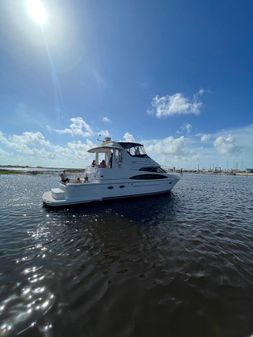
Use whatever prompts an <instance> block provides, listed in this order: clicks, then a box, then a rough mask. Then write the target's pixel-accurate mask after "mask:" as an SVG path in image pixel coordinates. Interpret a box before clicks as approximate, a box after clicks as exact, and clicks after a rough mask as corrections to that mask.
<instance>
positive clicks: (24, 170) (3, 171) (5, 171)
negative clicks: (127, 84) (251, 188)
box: [0, 166, 253, 177]
mask: <svg viewBox="0 0 253 337" xmlns="http://www.w3.org/2000/svg"><path fill="white" fill-rule="evenodd" d="M7 167H8V168H7ZM17 168H18V169H17ZM61 170H63V168H45V167H40V168H35V167H27V166H4V167H3V166H2V168H1V166H0V175H10V174H30V175H36V174H57V173H59V172H60V171H61ZM64 170H65V171H66V172H67V173H80V172H84V169H64ZM168 173H178V174H179V173H180V174H183V175H184V174H200V175H216V176H243V177H245V176H253V173H251V172H242V171H241V172H232V173H231V172H209V171H208V172H201V171H199V172H198V171H190V170H189V171H188V170H186V171H182V172H181V171H173V172H171V171H168Z"/></svg>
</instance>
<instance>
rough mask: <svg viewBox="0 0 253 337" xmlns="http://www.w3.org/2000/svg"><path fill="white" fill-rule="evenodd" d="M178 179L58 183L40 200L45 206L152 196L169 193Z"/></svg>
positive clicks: (175, 177) (174, 177)
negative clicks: (58, 185) (57, 186)
mask: <svg viewBox="0 0 253 337" xmlns="http://www.w3.org/2000/svg"><path fill="white" fill-rule="evenodd" d="M164 180H166V181H164ZM178 180H179V178H178V177H177V176H173V177H172V178H168V179H163V181H143V180H142V181H141V182H137V181H136V182H132V181H131V182H129V181H128V182H127V181H125V182H124V181H121V182H120V183H115V182H113V183H110V182H107V183H94V182H93V183H83V184H67V185H64V184H60V188H58V189H51V191H48V192H45V193H44V194H43V196H42V200H43V203H44V205H46V206H51V207H57V206H68V205H75V204H85V203H91V202H96V201H104V200H113V199H114V200H115V199H123V198H133V197H143V196H153V195H158V194H165V193H169V192H170V191H171V190H172V188H173V187H174V185H175V184H176V183H177V182H178ZM57 194H58V196H57Z"/></svg>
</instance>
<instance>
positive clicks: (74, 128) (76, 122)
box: [54, 117, 93, 137]
mask: <svg viewBox="0 0 253 337" xmlns="http://www.w3.org/2000/svg"><path fill="white" fill-rule="evenodd" d="M70 122H71V123H70V126H69V128H66V129H63V130H57V129H54V131H56V132H58V133H66V134H70V135H71V136H82V137H92V136H93V131H92V129H91V127H90V126H89V124H88V123H86V122H85V120H84V119H83V118H82V117H73V118H70Z"/></svg>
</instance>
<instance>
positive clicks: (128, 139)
mask: <svg viewBox="0 0 253 337" xmlns="http://www.w3.org/2000/svg"><path fill="white" fill-rule="evenodd" d="M123 139H124V141H125V142H135V138H134V136H133V135H132V134H131V133H129V132H126V133H125V134H124V136H123Z"/></svg>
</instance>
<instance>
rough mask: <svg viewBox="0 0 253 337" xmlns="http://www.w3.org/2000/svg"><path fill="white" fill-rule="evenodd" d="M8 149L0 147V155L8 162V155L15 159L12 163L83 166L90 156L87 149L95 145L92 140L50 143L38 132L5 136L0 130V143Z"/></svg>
mask: <svg viewBox="0 0 253 337" xmlns="http://www.w3.org/2000/svg"><path fill="white" fill-rule="evenodd" d="M1 144H2V146H4V148H6V149H7V150H8V156H7V155H6V151H5V150H4V149H2V148H0V155H1V157H4V158H5V160H6V161H7V160H8V162H6V163H7V164H8V163H10V162H11V163H12V161H11V160H10V157H12V158H14V160H16V161H15V162H14V164H22V165H27V164H30V165H45V166H49V165H50V166H51V165H54V166H59V167H61V166H63V165H64V164H65V165H66V166H75V167H78V166H84V161H85V160H87V159H88V158H89V159H90V158H91V155H90V154H89V153H87V151H88V149H90V148H91V147H93V146H95V145H94V144H93V142H92V141H90V140H89V139H86V142H83V143H82V142H80V141H78V142H69V143H67V144H66V145H65V146H61V145H56V144H52V143H51V142H50V141H49V140H46V139H45V137H44V135H43V134H41V133H40V132H24V133H22V134H20V135H16V134H14V135H10V136H6V135H4V134H3V133H2V132H0V145H1Z"/></svg>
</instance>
